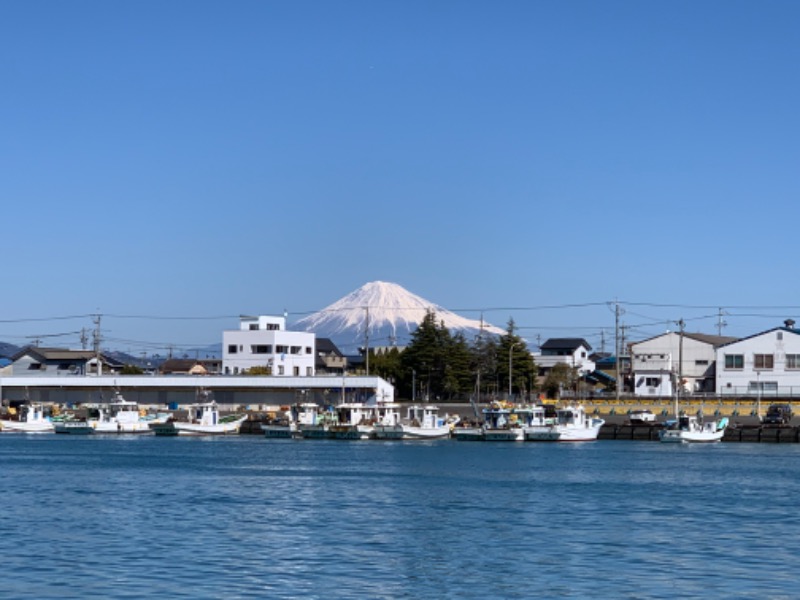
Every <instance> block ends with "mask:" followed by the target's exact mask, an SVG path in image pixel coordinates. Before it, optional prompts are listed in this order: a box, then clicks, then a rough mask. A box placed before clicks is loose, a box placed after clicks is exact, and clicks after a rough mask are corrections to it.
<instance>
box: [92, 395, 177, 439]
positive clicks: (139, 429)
mask: <svg viewBox="0 0 800 600" xmlns="http://www.w3.org/2000/svg"><path fill="white" fill-rule="evenodd" d="M164 420H166V415H164V416H163V417H161V421H164ZM86 421H87V423H88V424H89V426H90V427H91V428H92V429H94V431H95V433H151V432H152V429H151V428H150V424H151V423H154V422H158V420H157V419H155V420H154V419H153V418H152V417H151V418H145V416H143V415H142V414H141V411H140V410H139V405H138V404H137V403H136V402H132V401H130V400H126V399H125V398H123V397H122V394H120V393H119V392H117V393H115V394H114V398H113V399H112V400H111V401H110V402H108V403H107V404H101V405H98V406H97V407H96V408H95V409H90V416H89V417H88V418H87V419H86Z"/></svg>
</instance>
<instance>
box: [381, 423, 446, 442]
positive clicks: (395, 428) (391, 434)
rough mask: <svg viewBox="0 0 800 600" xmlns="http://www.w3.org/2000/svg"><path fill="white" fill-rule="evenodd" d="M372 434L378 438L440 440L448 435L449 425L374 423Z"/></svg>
mask: <svg viewBox="0 0 800 600" xmlns="http://www.w3.org/2000/svg"><path fill="white" fill-rule="evenodd" d="M373 435H374V437H375V439H378V440H440V439H444V438H448V437H450V426H449V425H445V426H443V427H414V426H413V425H376V426H375V431H374V433H373Z"/></svg>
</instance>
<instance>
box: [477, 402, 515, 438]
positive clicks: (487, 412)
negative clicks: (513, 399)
mask: <svg viewBox="0 0 800 600" xmlns="http://www.w3.org/2000/svg"><path fill="white" fill-rule="evenodd" d="M515 410H516V408H515V407H513V405H511V404H509V403H506V402H493V403H492V405H491V406H490V407H489V408H485V409H483V439H484V440H485V441H487V442H521V441H523V440H524V439H525V431H524V429H523V426H522V423H521V422H520V420H519V415H518V414H517V413H516V412H515Z"/></svg>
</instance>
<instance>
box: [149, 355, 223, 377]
mask: <svg viewBox="0 0 800 600" xmlns="http://www.w3.org/2000/svg"><path fill="white" fill-rule="evenodd" d="M159 371H160V372H161V374H162V375H219V374H220V373H221V372H222V360H221V359H219V358H198V359H195V358H168V359H167V360H165V361H164V362H163V363H162V364H161V367H159Z"/></svg>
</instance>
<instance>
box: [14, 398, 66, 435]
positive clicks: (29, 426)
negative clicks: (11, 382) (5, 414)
mask: <svg viewBox="0 0 800 600" xmlns="http://www.w3.org/2000/svg"><path fill="white" fill-rule="evenodd" d="M17 417H18V418H17V419H0V428H2V430H3V431H15V432H22V433H52V432H53V431H55V427H53V423H52V421H50V419H48V418H47V417H45V415H44V407H43V406H42V405H41V404H39V403H38V402H37V403H33V402H31V403H25V404H22V405H20V407H19V408H18V409H17Z"/></svg>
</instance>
